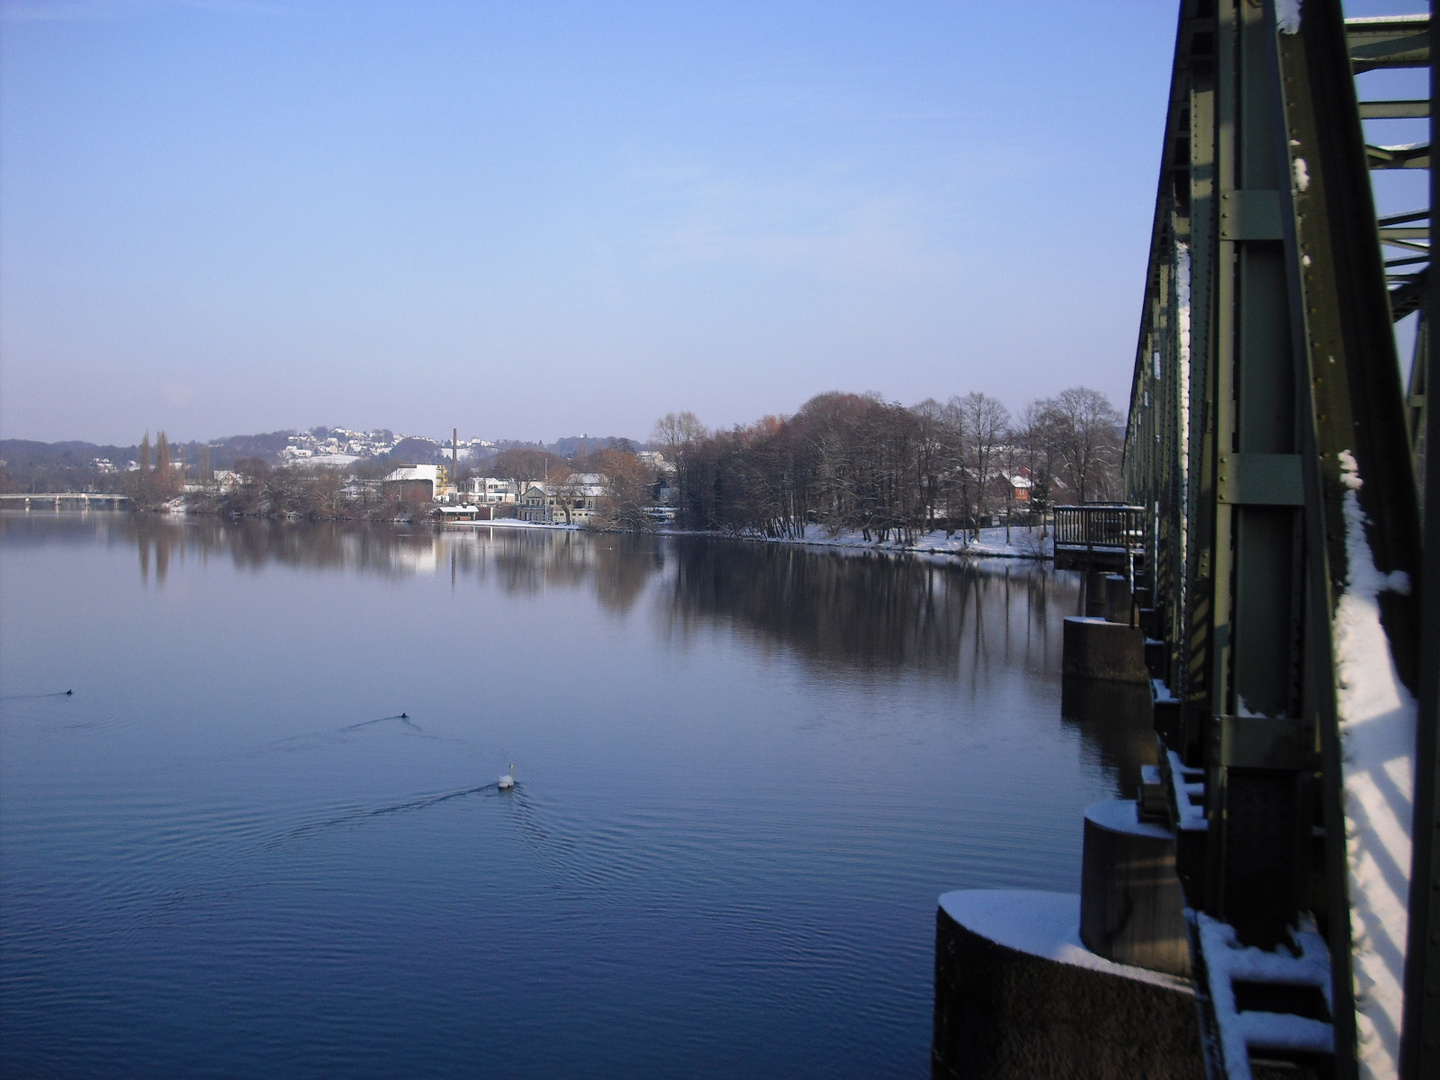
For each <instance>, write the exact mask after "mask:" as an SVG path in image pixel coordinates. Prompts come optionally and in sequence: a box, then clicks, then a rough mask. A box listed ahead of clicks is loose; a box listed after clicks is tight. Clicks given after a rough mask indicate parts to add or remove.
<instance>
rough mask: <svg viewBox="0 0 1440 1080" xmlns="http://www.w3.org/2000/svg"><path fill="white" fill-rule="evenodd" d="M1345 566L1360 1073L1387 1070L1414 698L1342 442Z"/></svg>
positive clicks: (1403, 915) (1401, 948) (1338, 656)
mask: <svg viewBox="0 0 1440 1080" xmlns="http://www.w3.org/2000/svg"><path fill="white" fill-rule="evenodd" d="M1339 459H1340V479H1341V482H1342V483H1343V484H1344V485H1345V488H1346V491H1345V501H1344V512H1345V555H1346V561H1347V562H1348V564H1349V576H1348V579H1347V581H1346V583H1345V591H1344V592H1343V593H1342V594H1341V596H1340V602H1339V604H1338V605H1337V606H1336V608H1335V623H1334V628H1333V637H1334V642H1335V696H1336V702H1337V705H1338V707H1339V713H1340V744H1341V758H1342V766H1341V767H1342V771H1343V773H1344V799H1345V841H1346V847H1347V850H1348V854H1349V864H1350V934H1351V939H1352V942H1353V950H1354V960H1353V964H1354V972H1355V1010H1356V1017H1355V1023H1356V1028H1357V1032H1358V1035H1359V1041H1360V1068H1361V1076H1374V1077H1380V1076H1394V1075H1395V1071H1396V1068H1397V1063H1398V1055H1399V1049H1400V1018H1401V1013H1402V1010H1403V1006H1404V978H1405V936H1406V932H1407V929H1408V923H1409V908H1408V901H1409V892H1410V828H1411V822H1412V821H1413V819H1414V805H1415V761H1414V753H1415V718H1416V710H1415V699H1414V698H1413V697H1411V696H1410V692H1409V691H1408V690H1407V689H1406V688H1405V685H1404V684H1403V683H1402V682H1401V681H1400V676H1399V675H1398V673H1397V672H1396V671H1395V662H1394V660H1393V659H1392V657H1391V655H1390V642H1389V639H1388V638H1387V637H1386V635H1385V629H1384V627H1382V626H1381V625H1380V603H1379V597H1380V594H1381V593H1383V592H1386V591H1395V592H1400V593H1407V592H1409V589H1410V582H1409V579H1408V578H1406V576H1405V575H1404V574H1401V573H1394V574H1382V573H1381V572H1380V571H1379V570H1378V569H1376V567H1375V559H1374V556H1373V554H1372V553H1371V550H1370V544H1369V541H1368V540H1366V538H1365V524H1366V519H1365V513H1364V511H1363V510H1361V509H1360V499H1359V491H1360V487H1361V485H1362V483H1363V481H1362V480H1361V478H1360V471H1359V468H1358V467H1357V465H1356V463H1355V456H1354V455H1353V454H1352V453H1350V451H1348V450H1344V451H1341V453H1340V455H1339Z"/></svg>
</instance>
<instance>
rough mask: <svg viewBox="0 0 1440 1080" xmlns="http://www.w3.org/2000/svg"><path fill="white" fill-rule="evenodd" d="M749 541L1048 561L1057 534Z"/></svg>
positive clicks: (816, 529) (817, 532)
mask: <svg viewBox="0 0 1440 1080" xmlns="http://www.w3.org/2000/svg"><path fill="white" fill-rule="evenodd" d="M742 538H743V539H746V540H760V541H764V542H767V543H774V544H806V545H810V546H814V547H840V548H864V549H866V550H868V551H912V552H920V553H922V554H930V555H965V556H972V557H979V558H987V559H1049V558H1053V557H1054V555H1055V534H1054V531H1053V530H1047V535H1046V536H1044V537H1042V536H1041V535H1040V527H1039V526H1038V525H1037V526H1033V527H1026V528H1022V527H1019V526H1015V527H1012V528H1011V529H1010V537H1009V539H1008V540H1007V539H1006V536H1005V529H1004V528H1003V527H1002V528H996V529H981V530H980V535H979V536H978V537H975V538H972V539H969V540H968V541H967V540H966V539H962V538H961V534H959V533H956V534H955V535H953V536H946V535H945V532H944V530H943V529H940V530H936V531H935V532H928V533H921V534H919V535H916V536H913V537H912V538H911V540H910V542H909V543H906V542H905V541H904V540H903V539H902V538H901V537H900V536H898V535H897V534H894V533H892V534H891V538H890V539H889V540H886V541H884V542H883V543H882V542H881V541H879V540H875V539H870V540H866V539H865V537H864V536H863V535H862V534H861V533H860V532H859V531H858V530H852V531H846V532H842V533H840V534H838V535H835V536H832V535H831V534H830V533H829V531H828V530H826V529H824V528H822V527H821V526H819V525H807V526H806V527H805V532H804V535H803V536H798V537H784V536H781V537H769V536H759V535H752V534H744V535H743V536H742Z"/></svg>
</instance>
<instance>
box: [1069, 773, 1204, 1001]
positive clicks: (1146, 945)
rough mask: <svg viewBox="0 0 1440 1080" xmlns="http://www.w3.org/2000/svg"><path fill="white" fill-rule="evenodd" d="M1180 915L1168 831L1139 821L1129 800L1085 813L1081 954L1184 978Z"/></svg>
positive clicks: (1185, 948) (1186, 955)
mask: <svg viewBox="0 0 1440 1080" xmlns="http://www.w3.org/2000/svg"><path fill="white" fill-rule="evenodd" d="M1184 907H1185V898H1184V895H1183V893H1182V892H1181V889H1180V879H1179V878H1178V877H1176V876H1175V841H1174V838H1173V837H1172V836H1171V835H1170V830H1169V829H1167V828H1165V827H1164V826H1161V825H1152V824H1150V823H1149V822H1144V821H1141V820H1140V817H1139V813H1138V812H1137V808H1136V805H1135V802H1134V801H1133V800H1130V799H1123V800H1121V799H1115V800H1107V801H1105V802H1098V803H1094V804H1092V805H1091V806H1089V807H1087V808H1086V810H1085V856H1084V865H1083V870H1082V871H1081V883H1080V940H1081V941H1083V942H1085V947H1086V948H1087V949H1089V950H1090V951H1091V952H1094V953H1097V954H1098V955H1100V956H1103V957H1105V958H1106V959H1107V960H1114V961H1115V962H1116V963H1120V964H1132V965H1134V966H1135V967H1143V968H1148V969H1149V970H1151V971H1164V972H1168V973H1169V974H1171V975H1185V976H1188V975H1189V974H1190V945H1189V940H1188V938H1187V936H1186V933H1185V912H1184Z"/></svg>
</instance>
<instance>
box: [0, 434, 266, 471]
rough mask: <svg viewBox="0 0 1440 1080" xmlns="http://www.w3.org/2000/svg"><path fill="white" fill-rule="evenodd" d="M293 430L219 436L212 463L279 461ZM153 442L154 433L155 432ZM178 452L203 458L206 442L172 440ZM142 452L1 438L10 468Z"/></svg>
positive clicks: (118, 459)
mask: <svg viewBox="0 0 1440 1080" xmlns="http://www.w3.org/2000/svg"><path fill="white" fill-rule="evenodd" d="M293 434H295V433H294V432H293V431H272V432H269V433H267V434H262V435H229V436H226V437H225V438H223V439H216V440H214V441H213V442H211V443H210V444H209V445H210V464H211V467H213V468H216V469H226V468H229V467H230V466H231V465H233V464H234V463H235V462H236V461H238V460H239V459H241V458H251V457H258V458H264V459H265V460H266V461H267V462H269V463H270V464H271V465H276V464H279V462H280V451H281V450H283V449H284V448H285V443H286V441H287V440H288V439H289V438H290V436H291V435H293ZM151 441H152V444H153V441H154V440H153V436H152V440H151ZM170 445H171V447H172V449H173V450H174V451H175V452H176V454H177V456H178V455H179V453H180V451H182V450H183V451H184V455H185V460H186V461H188V462H195V461H197V460H199V456H200V447H201V446H202V445H204V444H202V443H199V442H195V441H191V442H188V443H171V444H170ZM139 456H140V444H139V443H138V442H136V443H131V444H130V445H129V446H115V445H113V444H111V443H92V442H81V441H80V440H71V441H69V442H54V443H46V442H35V441H34V440H31V439H0V459H3V460H4V461H5V464H6V466H7V467H8V468H10V469H12V471H13V470H14V469H17V468H26V467H35V466H62V467H81V466H89V465H90V464H91V462H93V461H94V460H95V459H96V458H106V459H108V460H109V461H112V462H114V463H115V465H117V466H118V467H120V468H124V467H125V463H126V462H127V461H135V460H137V459H138V458H139Z"/></svg>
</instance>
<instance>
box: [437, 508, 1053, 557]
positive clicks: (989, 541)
mask: <svg viewBox="0 0 1440 1080" xmlns="http://www.w3.org/2000/svg"><path fill="white" fill-rule="evenodd" d="M446 524H447V525H449V526H453V527H455V528H498V529H553V530H559V531H562V532H582V531H585V530H584V529H583V528H582V527H581V526H579V525H561V524H558V523H556V524H547V523H543V522H535V521H520V520H518V519H517V518H498V519H496V520H494V521H455V522H447V523H446ZM1047 532H1048V535H1046V536H1044V537H1043V538H1042V537H1041V535H1040V527H1039V526H1029V527H1014V528H1011V529H1010V540H1009V542H1008V543H1007V542H1006V539H1005V529H1004V528H1003V527H999V528H993V529H981V530H980V536H979V538H978V539H976V540H972V541H970V542H969V543H966V542H965V541H963V540H962V539H961V538H960V536H959V535H958V534H957V535H955V536H946V535H945V532H944V530H936V531H935V532H929V533H923V534H921V535H919V536H917V537H915V539H914V541H913V542H912V543H909V544H905V543H903V542H901V541H899V540H886V541H879V540H866V539H865V538H864V537H863V536H862V535H861V534H860V532H859V531H858V530H852V531H846V532H842V533H840V534H839V535H836V536H831V535H830V534H829V533H828V532H827V531H826V530H825V529H824V528H822V527H821V526H819V525H807V526H806V528H805V533H804V535H803V536H763V535H761V534H759V533H723V532H707V531H703V530H699V529H657V530H656V535H658V536H706V537H711V538H719V539H725V540H746V541H750V542H753V543H761V544H794V545H797V546H800V547H827V548H844V549H847V550H850V551H879V552H884V553H886V554H896V555H900V554H906V555H949V556H953V557H956V558H972V559H1025V560H1030V561H1040V560H1045V559H1052V558H1054V557H1055V542H1054V533H1053V531H1049V530H1047Z"/></svg>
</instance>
